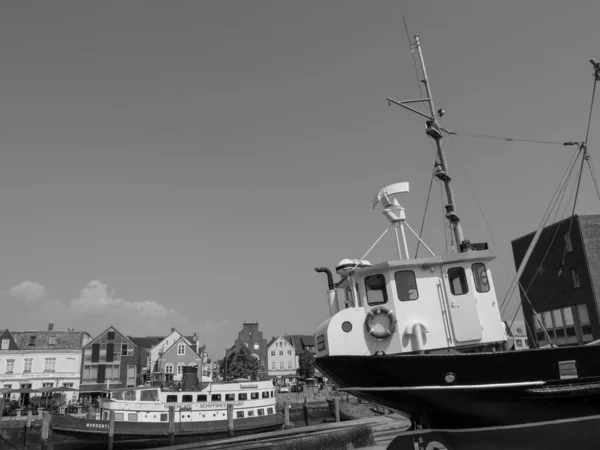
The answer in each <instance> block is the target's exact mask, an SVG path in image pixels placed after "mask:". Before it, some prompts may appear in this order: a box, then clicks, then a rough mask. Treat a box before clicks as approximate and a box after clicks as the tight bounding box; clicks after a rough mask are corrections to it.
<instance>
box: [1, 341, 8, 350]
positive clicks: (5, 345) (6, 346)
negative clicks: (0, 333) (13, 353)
mask: <svg viewBox="0 0 600 450" xmlns="http://www.w3.org/2000/svg"><path fill="white" fill-rule="evenodd" d="M9 345H10V339H2V347H0V350H8V346H9Z"/></svg>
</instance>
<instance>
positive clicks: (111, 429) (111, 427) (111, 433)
mask: <svg viewBox="0 0 600 450" xmlns="http://www.w3.org/2000/svg"><path fill="white" fill-rule="evenodd" d="M114 440H115V411H114V410H113V409H111V410H110V414H109V416H108V450H112V448H113V443H114Z"/></svg>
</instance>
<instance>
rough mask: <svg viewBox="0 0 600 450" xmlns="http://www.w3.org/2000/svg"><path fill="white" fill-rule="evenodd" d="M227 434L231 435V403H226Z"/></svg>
mask: <svg viewBox="0 0 600 450" xmlns="http://www.w3.org/2000/svg"><path fill="white" fill-rule="evenodd" d="M227 435H228V436H229V437H233V403H228V404H227Z"/></svg>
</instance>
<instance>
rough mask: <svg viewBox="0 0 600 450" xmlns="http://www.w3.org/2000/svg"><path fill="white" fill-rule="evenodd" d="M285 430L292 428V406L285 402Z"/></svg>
mask: <svg viewBox="0 0 600 450" xmlns="http://www.w3.org/2000/svg"><path fill="white" fill-rule="evenodd" d="M283 428H285V429H288V428H290V405H289V404H288V402H283Z"/></svg>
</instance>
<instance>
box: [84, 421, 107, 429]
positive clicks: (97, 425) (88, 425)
mask: <svg viewBox="0 0 600 450" xmlns="http://www.w3.org/2000/svg"><path fill="white" fill-rule="evenodd" d="M85 427H86V428H107V429H108V424H107V423H89V422H88V423H86V424H85Z"/></svg>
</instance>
